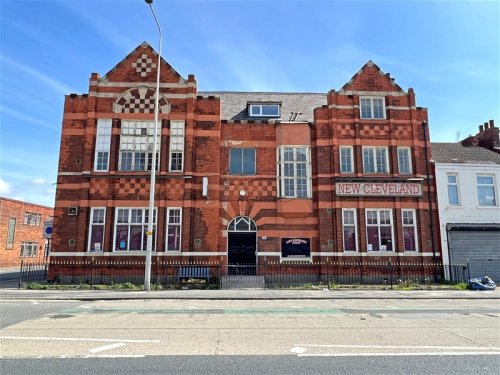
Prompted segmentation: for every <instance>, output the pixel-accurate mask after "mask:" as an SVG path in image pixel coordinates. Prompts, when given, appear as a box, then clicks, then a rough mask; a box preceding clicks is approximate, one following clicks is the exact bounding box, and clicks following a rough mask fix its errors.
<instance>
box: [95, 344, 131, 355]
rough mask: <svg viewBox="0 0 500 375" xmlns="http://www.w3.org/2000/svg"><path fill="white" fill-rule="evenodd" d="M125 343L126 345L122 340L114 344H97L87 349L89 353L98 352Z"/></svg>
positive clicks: (118, 346)
mask: <svg viewBox="0 0 500 375" xmlns="http://www.w3.org/2000/svg"><path fill="white" fill-rule="evenodd" d="M125 345H127V344H125V343H123V342H118V343H116V344H111V345H105V346H99V347H97V348H93V349H89V352H91V353H98V352H103V351H105V350H110V349H115V348H120V347H122V346H125Z"/></svg>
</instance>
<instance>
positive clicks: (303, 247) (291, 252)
mask: <svg viewBox="0 0 500 375" xmlns="http://www.w3.org/2000/svg"><path fill="white" fill-rule="evenodd" d="M281 257H282V258H286V259H292V258H293V259H301V258H310V257H311V239H309V238H282V239H281Z"/></svg>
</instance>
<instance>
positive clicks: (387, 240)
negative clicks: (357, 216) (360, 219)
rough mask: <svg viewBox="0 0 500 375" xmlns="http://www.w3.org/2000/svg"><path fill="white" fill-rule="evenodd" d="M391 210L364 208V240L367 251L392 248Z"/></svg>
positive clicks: (390, 249)
mask: <svg viewBox="0 0 500 375" xmlns="http://www.w3.org/2000/svg"><path fill="white" fill-rule="evenodd" d="M393 238H394V236H393V225H392V211H391V210H372V209H367V210H366V242H367V247H368V251H392V250H393V243H394V241H393Z"/></svg>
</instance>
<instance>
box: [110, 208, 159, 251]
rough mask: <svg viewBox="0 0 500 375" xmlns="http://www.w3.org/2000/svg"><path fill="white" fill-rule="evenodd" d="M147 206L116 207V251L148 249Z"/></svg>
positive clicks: (154, 233)
mask: <svg viewBox="0 0 500 375" xmlns="http://www.w3.org/2000/svg"><path fill="white" fill-rule="evenodd" d="M148 214H149V209H147V208H118V207H117V208H116V211H115V226H114V229H115V230H114V240H113V242H114V244H115V251H141V250H146V241H147V235H146V233H147V230H148ZM156 215H157V210H156V208H155V210H154V215H153V224H154V225H153V251H155V249H156Z"/></svg>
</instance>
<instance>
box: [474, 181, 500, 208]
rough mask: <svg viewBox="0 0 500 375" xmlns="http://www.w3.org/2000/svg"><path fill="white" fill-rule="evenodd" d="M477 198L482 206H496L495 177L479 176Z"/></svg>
mask: <svg viewBox="0 0 500 375" xmlns="http://www.w3.org/2000/svg"><path fill="white" fill-rule="evenodd" d="M476 181H477V198H478V201H479V205H480V206H496V205H497V203H496V197H495V179H494V178H493V176H487V175H477V176H476Z"/></svg>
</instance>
